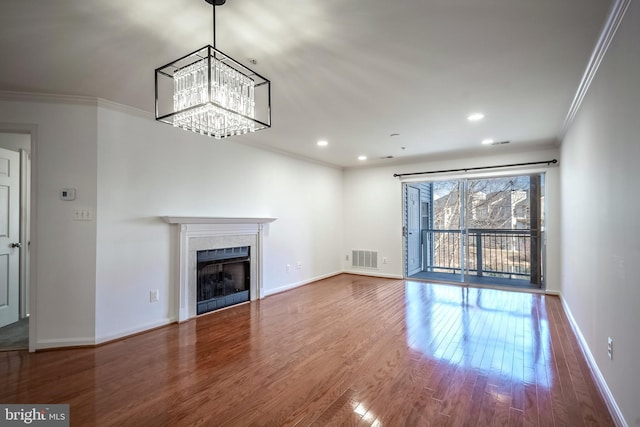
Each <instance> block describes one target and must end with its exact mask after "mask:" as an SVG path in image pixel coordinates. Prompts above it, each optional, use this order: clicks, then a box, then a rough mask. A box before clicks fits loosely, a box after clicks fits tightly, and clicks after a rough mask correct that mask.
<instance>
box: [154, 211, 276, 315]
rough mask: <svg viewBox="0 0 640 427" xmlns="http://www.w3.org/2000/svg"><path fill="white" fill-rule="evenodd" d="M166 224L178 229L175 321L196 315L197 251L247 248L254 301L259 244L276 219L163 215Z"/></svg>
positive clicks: (259, 274)
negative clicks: (178, 275) (267, 227)
mask: <svg viewBox="0 0 640 427" xmlns="http://www.w3.org/2000/svg"><path fill="white" fill-rule="evenodd" d="M162 219H163V220H164V221H165V222H166V223H167V224H175V225H178V226H179V230H180V248H179V250H178V254H179V269H178V271H179V274H180V280H179V287H178V290H179V292H178V298H177V302H178V307H177V313H178V321H179V322H183V321H185V320H188V319H191V318H192V317H195V316H196V254H197V252H198V251H200V250H206V249H223V248H231V247H237V246H249V247H250V254H251V264H250V272H251V282H250V286H249V299H250V300H251V301H255V300H256V299H260V298H262V296H263V291H262V276H263V274H262V241H263V238H264V234H263V232H264V228H265V225H268V224H269V223H271V222H273V221H275V220H276V218H226V217H225V218H223V217H184V216H164V217H162Z"/></svg>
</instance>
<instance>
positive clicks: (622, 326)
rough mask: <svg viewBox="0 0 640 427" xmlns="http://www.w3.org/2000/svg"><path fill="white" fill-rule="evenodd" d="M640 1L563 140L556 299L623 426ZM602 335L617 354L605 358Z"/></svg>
mask: <svg viewBox="0 0 640 427" xmlns="http://www.w3.org/2000/svg"><path fill="white" fill-rule="evenodd" d="M638 76H640V4H639V3H638V2H631V5H630V6H629V9H628V11H627V13H626V16H625V17H624V19H623V21H622V24H621V26H620V28H619V29H618V32H617V34H616V36H615V38H614V40H613V42H612V44H611V46H610V47H609V50H608V52H607V54H606V56H605V58H604V61H603V63H602V64H601V66H600V68H599V70H598V74H597V75H596V77H595V79H594V80H593V82H592V84H591V87H590V89H589V92H588V93H587V95H586V97H585V98H584V101H583V103H582V106H581V108H580V111H579V112H578V114H577V116H576V118H575V121H574V123H573V125H572V126H571V128H570V129H569V132H568V133H567V135H566V137H565V139H564V141H563V143H562V158H563V159H564V163H563V167H562V169H561V171H562V174H561V182H562V200H563V203H562V230H563V233H562V241H563V246H562V295H563V297H564V300H565V303H566V304H567V306H568V307H569V310H570V312H571V314H572V315H573V317H574V319H575V321H576V323H577V325H578V328H579V329H580V331H581V333H582V336H583V337H584V339H585V341H586V343H587V344H588V347H589V349H590V352H591V354H592V356H593V358H594V360H595V362H596V363H597V366H598V368H599V370H600V372H601V373H602V375H603V376H604V379H605V380H606V383H607V385H608V387H609V389H610V390H611V392H612V393H613V396H614V398H615V401H616V402H617V404H618V406H619V408H620V410H621V411H622V414H623V415H624V418H625V419H626V422H627V424H628V425H635V426H637V425H640V397H639V396H640V369H638V360H639V359H638V355H640V339H639V338H638V337H639V336H640V335H639V332H638V331H639V329H640V310H639V309H638V304H639V303H640V284H639V281H638V272H637V270H636V269H637V267H638V266H640V216H639V215H638V212H640V198H638V194H639V191H638V185H639V184H638V183H639V182H640V165H639V162H640V142H639V141H638V136H639V135H640V84H639V83H638ZM607 337H613V339H614V357H613V360H609V358H608V356H607Z"/></svg>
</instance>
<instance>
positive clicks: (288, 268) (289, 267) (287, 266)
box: [285, 264, 291, 273]
mask: <svg viewBox="0 0 640 427" xmlns="http://www.w3.org/2000/svg"><path fill="white" fill-rule="evenodd" d="M285 269H286V270H287V273H288V272H290V271H291V264H287V265H286V267H285Z"/></svg>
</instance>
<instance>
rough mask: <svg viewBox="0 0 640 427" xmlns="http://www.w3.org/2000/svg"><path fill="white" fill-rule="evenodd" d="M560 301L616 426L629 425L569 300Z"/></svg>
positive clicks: (623, 426) (561, 298) (626, 426)
mask: <svg viewBox="0 0 640 427" xmlns="http://www.w3.org/2000/svg"><path fill="white" fill-rule="evenodd" d="M560 301H561V302H562V308H563V309H564V312H565V314H566V315H567V319H569V324H570V325H571V329H572V330H573V333H574V334H575V335H576V337H577V338H578V344H579V345H580V350H582V354H583V355H584V357H585V359H586V360H587V364H588V365H589V370H591V376H593V379H594V381H595V383H596V386H597V387H598V390H599V391H600V394H601V395H602V397H603V398H604V402H605V404H606V405H607V408H609V412H610V413H611V416H612V417H613V422H615V423H616V426H619V427H628V424H627V422H626V421H625V419H624V416H623V415H622V412H621V411H620V408H619V407H618V404H617V403H616V400H615V399H614V397H613V394H612V393H611V390H610V389H609V386H608V385H607V382H606V381H605V379H604V376H603V375H602V372H600V369H599V368H598V364H597V363H596V360H595V359H594V357H593V354H591V350H590V349H589V345H588V344H587V340H586V339H585V338H584V335H582V332H581V331H580V327H578V324H577V323H576V319H575V318H574V317H573V314H572V313H571V309H569V305H568V304H567V302H566V301H565V299H564V297H563V296H562V295H560Z"/></svg>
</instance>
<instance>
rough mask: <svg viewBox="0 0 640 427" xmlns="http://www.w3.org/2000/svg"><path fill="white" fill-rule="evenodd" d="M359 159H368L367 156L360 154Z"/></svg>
mask: <svg viewBox="0 0 640 427" xmlns="http://www.w3.org/2000/svg"><path fill="white" fill-rule="evenodd" d="M358 160H367V156H358Z"/></svg>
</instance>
